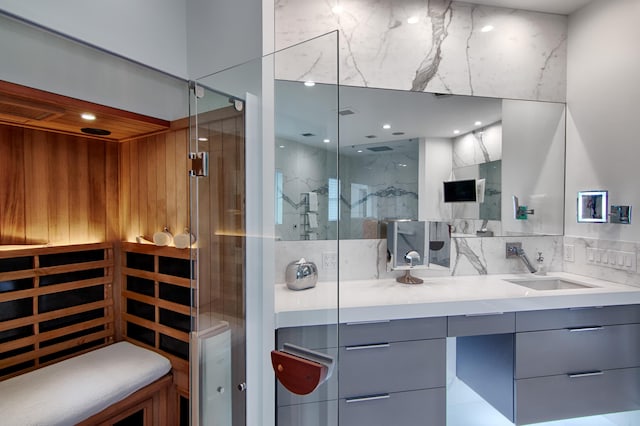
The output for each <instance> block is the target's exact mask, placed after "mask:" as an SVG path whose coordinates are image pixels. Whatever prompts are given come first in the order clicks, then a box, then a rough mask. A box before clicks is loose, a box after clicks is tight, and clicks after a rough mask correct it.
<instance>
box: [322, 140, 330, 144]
mask: <svg viewBox="0 0 640 426" xmlns="http://www.w3.org/2000/svg"><path fill="white" fill-rule="evenodd" d="M322 142H324V143H329V142H331V139H322Z"/></svg>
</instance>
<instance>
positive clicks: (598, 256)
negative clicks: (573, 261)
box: [565, 246, 638, 272]
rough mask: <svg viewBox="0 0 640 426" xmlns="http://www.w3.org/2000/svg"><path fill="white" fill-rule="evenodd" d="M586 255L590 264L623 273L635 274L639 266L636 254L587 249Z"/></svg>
mask: <svg viewBox="0 0 640 426" xmlns="http://www.w3.org/2000/svg"><path fill="white" fill-rule="evenodd" d="M565 247H566V246H565ZM586 255H587V256H586V257H587V259H586V260H587V263H588V264H591V265H597V266H604V267H607V268H613V269H620V270H622V271H629V272H635V271H636V268H637V264H638V259H637V258H636V254H635V253H634V252H629V251H619V250H607V249H600V248H594V247H587V253H586ZM565 260H566V254H565Z"/></svg>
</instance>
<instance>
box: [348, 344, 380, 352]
mask: <svg viewBox="0 0 640 426" xmlns="http://www.w3.org/2000/svg"><path fill="white" fill-rule="evenodd" d="M389 346H390V345H389V344H388V343H378V344H375V345H361V346H347V347H346V348H345V349H346V350H348V351H359V350H362V349H382V348H388V347H389Z"/></svg>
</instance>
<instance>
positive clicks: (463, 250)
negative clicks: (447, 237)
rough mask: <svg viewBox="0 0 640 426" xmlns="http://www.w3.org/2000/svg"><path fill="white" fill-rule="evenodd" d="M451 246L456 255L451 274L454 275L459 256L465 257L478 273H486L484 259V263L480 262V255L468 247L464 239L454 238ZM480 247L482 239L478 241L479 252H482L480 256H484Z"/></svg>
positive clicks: (481, 246)
mask: <svg viewBox="0 0 640 426" xmlns="http://www.w3.org/2000/svg"><path fill="white" fill-rule="evenodd" d="M453 247H454V248H453V250H454V252H455V254H456V256H455V260H454V262H453V265H452V267H451V275H456V269H457V267H458V264H459V262H460V258H461V257H464V258H466V260H467V261H468V262H469V264H470V265H471V266H472V267H473V268H474V269H475V270H476V272H477V273H478V275H487V267H486V261H485V262H484V263H483V262H482V259H481V257H480V255H478V254H477V253H476V252H474V251H473V250H472V249H471V247H469V244H468V243H467V240H466V239H464V238H454V239H453ZM482 248H483V245H482V241H480V253H481V254H482V258H484V250H483V249H482Z"/></svg>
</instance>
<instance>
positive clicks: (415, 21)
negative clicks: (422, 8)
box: [407, 16, 420, 24]
mask: <svg viewBox="0 0 640 426" xmlns="http://www.w3.org/2000/svg"><path fill="white" fill-rule="evenodd" d="M418 22H420V18H418V17H417V16H412V17H410V18H409V19H407V23H408V24H417V23H418Z"/></svg>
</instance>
